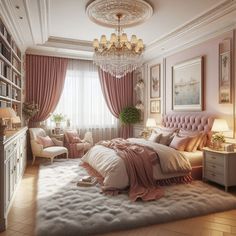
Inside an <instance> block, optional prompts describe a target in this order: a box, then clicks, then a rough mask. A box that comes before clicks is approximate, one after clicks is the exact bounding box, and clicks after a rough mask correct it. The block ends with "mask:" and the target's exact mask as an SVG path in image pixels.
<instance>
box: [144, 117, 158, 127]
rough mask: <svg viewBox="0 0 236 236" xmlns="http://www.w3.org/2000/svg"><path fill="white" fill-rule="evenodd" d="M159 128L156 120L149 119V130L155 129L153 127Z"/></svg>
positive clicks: (147, 125)
mask: <svg viewBox="0 0 236 236" xmlns="http://www.w3.org/2000/svg"><path fill="white" fill-rule="evenodd" d="M156 126H157V123H156V121H155V119H153V118H148V119H147V122H146V127H147V128H153V127H156Z"/></svg>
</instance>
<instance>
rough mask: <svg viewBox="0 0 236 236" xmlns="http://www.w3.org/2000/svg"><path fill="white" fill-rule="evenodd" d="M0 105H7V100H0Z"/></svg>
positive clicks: (2, 106)
mask: <svg viewBox="0 0 236 236" xmlns="http://www.w3.org/2000/svg"><path fill="white" fill-rule="evenodd" d="M0 107H1V108H4V107H7V102H6V101H3V100H0Z"/></svg>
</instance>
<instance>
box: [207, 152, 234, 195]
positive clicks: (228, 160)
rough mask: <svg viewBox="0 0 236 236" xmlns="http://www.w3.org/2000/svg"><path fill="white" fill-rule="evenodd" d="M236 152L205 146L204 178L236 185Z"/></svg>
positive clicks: (226, 188) (227, 185)
mask: <svg viewBox="0 0 236 236" xmlns="http://www.w3.org/2000/svg"><path fill="white" fill-rule="evenodd" d="M235 170H236V152H226V151H219V150H213V149H210V148H203V180H210V181H212V182H215V183H218V184H220V185H223V186H225V191H228V187H230V186H236V171H235Z"/></svg>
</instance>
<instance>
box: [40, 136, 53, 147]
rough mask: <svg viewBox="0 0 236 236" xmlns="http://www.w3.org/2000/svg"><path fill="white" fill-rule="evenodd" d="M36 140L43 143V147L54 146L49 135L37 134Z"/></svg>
mask: <svg viewBox="0 0 236 236" xmlns="http://www.w3.org/2000/svg"><path fill="white" fill-rule="evenodd" d="M37 142H38V143H39V144H41V145H43V147H44V148H46V147H51V146H55V144H54V142H53V141H52V139H51V138H50V137H49V136H46V137H43V136H37Z"/></svg>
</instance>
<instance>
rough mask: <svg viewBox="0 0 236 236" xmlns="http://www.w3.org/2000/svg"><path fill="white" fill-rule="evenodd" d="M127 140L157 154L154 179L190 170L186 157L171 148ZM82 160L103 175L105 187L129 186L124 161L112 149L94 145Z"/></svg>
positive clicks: (137, 140) (143, 141) (169, 176)
mask: <svg viewBox="0 0 236 236" xmlns="http://www.w3.org/2000/svg"><path fill="white" fill-rule="evenodd" d="M128 140H129V141H130V142H132V143H136V144H141V145H144V146H147V147H150V148H151V149H152V150H154V151H155V152H156V153H157V154H158V156H159V160H160V162H159V163H157V164H155V165H154V166H153V178H154V179H155V180H160V179H168V178H171V177H177V176H184V175H186V173H189V172H190V171H191V165H190V163H189V161H188V159H187V158H186V157H185V156H184V155H183V154H181V153H179V152H178V151H176V150H175V149H173V148H170V147H167V146H164V145H162V144H158V143H154V142H152V141H146V140H144V139H135V138H130V139H128ZM82 161H84V162H86V163H88V164H89V165H90V166H92V167H93V168H94V169H95V170H96V171H98V172H99V173H100V174H101V175H102V176H103V177H104V182H103V184H104V188H105V189H113V188H115V189H124V188H126V187H127V186H129V178H128V175H127V172H126V167H125V163H124V161H123V160H122V158H120V157H119V156H118V155H117V154H116V152H115V151H114V150H113V149H110V148H107V147H104V146H101V145H96V146H94V147H93V148H91V149H90V150H89V151H88V152H87V153H86V154H85V155H84V156H83V157H82Z"/></svg>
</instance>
